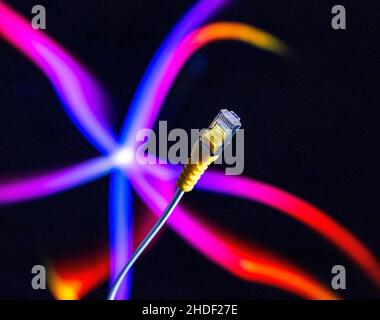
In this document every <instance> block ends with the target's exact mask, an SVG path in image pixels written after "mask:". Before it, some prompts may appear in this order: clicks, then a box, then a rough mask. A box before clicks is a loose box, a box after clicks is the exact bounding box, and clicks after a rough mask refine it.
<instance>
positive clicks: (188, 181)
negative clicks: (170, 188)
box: [177, 109, 241, 192]
mask: <svg viewBox="0 0 380 320" xmlns="http://www.w3.org/2000/svg"><path fill="white" fill-rule="evenodd" d="M240 126H241V123H240V118H239V117H238V116H237V115H236V114H235V113H234V112H233V111H228V110H226V109H222V110H220V112H219V113H218V115H217V116H216V118H215V119H214V120H213V121H212V122H211V124H210V126H209V127H208V129H206V130H204V131H203V132H202V133H201V135H200V137H199V140H198V141H197V143H196V144H195V145H194V146H193V148H192V151H191V155H190V157H189V159H188V160H187V163H186V164H185V167H184V168H183V170H182V172H181V175H180V177H179V178H178V180H177V186H178V188H179V189H180V190H181V191H183V192H189V191H191V190H192V189H193V188H194V186H195V184H196V183H197V181H198V179H199V178H200V177H201V175H202V174H203V173H204V172H205V170H206V169H207V167H208V166H209V165H210V164H211V163H213V162H214V161H215V160H216V159H218V158H219V156H220V155H221V153H222V151H223V148H224V147H225V146H226V145H227V144H229V143H230V142H231V139H232V138H233V136H234V135H235V134H236V131H238V130H239V128H240Z"/></svg>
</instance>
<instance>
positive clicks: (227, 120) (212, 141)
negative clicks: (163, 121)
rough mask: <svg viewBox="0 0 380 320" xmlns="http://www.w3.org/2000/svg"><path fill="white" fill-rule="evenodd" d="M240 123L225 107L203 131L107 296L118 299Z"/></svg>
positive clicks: (110, 298) (109, 298)
mask: <svg viewBox="0 0 380 320" xmlns="http://www.w3.org/2000/svg"><path fill="white" fill-rule="evenodd" d="M240 126H241V123H240V118H239V117H238V116H237V115H236V114H235V113H234V112H233V111H228V110H227V109H222V110H220V111H219V113H218V115H217V116H216V117H215V119H214V120H213V121H212V123H211V124H210V126H209V127H208V129H206V130H205V131H203V132H202V133H201V135H200V137H199V139H198V141H197V142H196V143H195V145H194V146H193V148H192V151H191V155H190V157H189V159H188V160H187V162H186V164H185V166H184V168H183V170H182V172H181V175H180V177H179V178H178V180H177V190H176V192H175V194H174V196H173V198H172V200H171V201H170V203H169V204H168V206H167V208H166V209H165V211H164V212H163V213H162V215H161V217H160V218H159V219H158V221H157V222H156V224H155V225H154V226H153V228H152V229H151V230H150V231H149V233H148V234H147V235H146V236H145V238H144V240H143V241H142V242H141V243H140V245H139V246H138V247H137V249H136V251H135V252H134V253H133V254H132V256H131V257H130V259H129V261H128V262H127V264H126V265H125V266H124V267H123V269H122V270H121V272H120V273H119V274H118V276H117V278H116V280H115V282H114V284H113V285H112V287H111V289H110V292H109V294H108V297H107V299H108V300H115V297H116V294H117V292H118V290H119V288H120V286H121V284H122V282H123V280H124V278H125V277H126V275H127V274H128V271H129V270H130V269H131V267H132V266H133V264H134V263H135V262H136V260H137V259H138V258H139V257H140V255H141V254H142V253H143V252H144V250H145V249H146V247H147V246H148V245H149V244H150V242H151V241H152V240H153V238H154V237H155V236H156V234H157V233H158V232H159V231H160V230H161V228H162V226H163V225H164V224H165V222H166V221H167V220H168V219H169V217H170V215H171V213H172V212H173V210H174V209H175V207H176V206H177V205H178V203H179V201H180V200H181V198H182V196H183V195H184V194H185V192H190V191H191V190H193V188H194V186H195V185H196V183H197V182H198V180H199V178H200V177H201V176H202V174H203V173H204V172H205V171H206V170H207V168H208V166H209V165H210V164H212V163H213V162H214V161H215V160H216V159H218V158H219V156H220V155H221V153H222V151H223V149H224V147H225V146H226V145H227V144H229V143H230V142H231V139H232V137H233V136H234V135H235V134H236V132H237V130H239V128H240Z"/></svg>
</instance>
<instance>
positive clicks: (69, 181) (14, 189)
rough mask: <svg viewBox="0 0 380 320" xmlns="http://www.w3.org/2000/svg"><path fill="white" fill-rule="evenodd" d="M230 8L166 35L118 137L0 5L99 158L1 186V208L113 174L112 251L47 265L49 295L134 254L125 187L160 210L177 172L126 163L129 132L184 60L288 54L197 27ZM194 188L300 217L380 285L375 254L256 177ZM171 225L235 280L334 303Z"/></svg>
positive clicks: (249, 257)
mask: <svg viewBox="0 0 380 320" xmlns="http://www.w3.org/2000/svg"><path fill="white" fill-rule="evenodd" d="M227 3H228V1H227V0H203V1H200V2H199V3H198V4H197V5H195V6H194V7H193V8H192V9H191V10H190V11H189V13H188V14H186V15H185V16H184V17H183V18H182V20H181V21H180V22H179V23H178V25H177V26H176V27H175V28H174V29H173V31H172V32H171V33H170V34H169V36H168V38H167V39H166V40H165V41H164V43H163V45H162V46H161V47H160V49H159V50H158V52H157V53H156V55H155V56H154V58H153V60H152V63H151V64H150V66H149V67H148V69H147V72H146V74H145V75H144V77H143V80H142V81H141V84H140V86H139V87H138V89H137V91H136V94H135V97H134V99H133V101H132V104H131V106H130V108H129V112H128V117H127V118H126V121H125V123H124V126H123V129H122V133H121V138H120V139H119V140H118V139H116V138H115V135H114V133H113V132H112V130H111V129H110V127H109V125H108V124H107V118H106V111H107V107H108V105H107V104H106V99H105V98H104V97H105V95H104V94H103V92H102V89H101V87H100V86H99V84H98V83H97V82H96V81H95V80H93V78H92V77H91V75H90V74H89V73H88V72H87V71H86V70H85V69H84V67H83V66H81V65H80V64H79V63H78V62H77V61H76V60H75V59H74V58H73V57H72V56H70V55H69V54H68V53H67V52H66V51H65V50H64V49H63V48H62V47H60V46H59V45H58V44H57V43H55V42H54V41H53V40H51V39H50V38H49V37H48V36H47V35H45V34H43V33H41V32H38V31H35V30H33V29H32V28H31V27H30V25H29V23H28V22H27V21H25V20H24V19H23V18H22V17H21V16H19V15H18V14H17V13H16V12H14V11H13V10H12V9H11V8H10V7H8V6H7V5H6V4H4V3H2V2H0V36H2V37H3V38H4V39H5V40H7V41H8V42H9V43H11V44H12V45H13V46H15V47H16V48H17V49H18V50H19V51H21V52H22V53H23V54H25V55H26V56H27V57H28V58H29V59H30V60H31V61H32V62H33V63H35V64H36V65H37V66H38V67H39V68H40V69H41V70H42V71H43V72H44V73H45V75H46V76H47V77H48V79H49V80H50V81H51V83H52V85H53V87H54V88H55V90H56V91H57V93H58V95H59V97H60V99H61V101H62V103H63V106H64V108H65V110H66V111H67V113H68V114H69V116H70V118H71V120H72V121H73V122H74V123H75V124H76V125H77V126H78V128H79V129H80V131H81V132H82V133H83V134H84V135H85V136H86V137H87V138H88V140H89V141H90V142H91V143H92V144H93V145H94V146H95V147H97V148H98V149H99V150H100V151H101V152H103V153H104V156H101V157H99V158H96V159H91V160H88V161H85V162H83V163H80V164H78V165H74V166H72V167H69V168H65V169H62V170H58V171H54V172H50V173H47V174H44V175H39V176H34V177H31V178H28V179H22V180H15V181H10V182H9V181H8V182H5V181H3V182H1V183H0V204H1V205H5V204H12V203H17V202H21V201H27V200H31V199H36V198H39V197H45V196H48V195H51V194H54V193H58V192H62V191H64V190H66V189H69V188H73V187H75V186H78V185H81V184H84V183H88V182H90V181H92V180H94V179H97V178H99V177H101V176H104V175H106V174H108V173H112V178H111V188H110V243H111V246H110V249H111V250H110V254H109V255H108V254H101V255H99V256H98V257H97V259H96V261H97V264H96V266H97V267H96V268H94V270H96V271H97V272H92V271H91V270H90V269H93V266H92V265H91V267H90V268H87V269H86V267H85V266H88V264H87V263H84V262H83V261H82V262H80V263H79V264H72V265H71V268H70V265H67V264H63V265H62V264H61V265H58V266H57V265H56V264H54V267H53V268H52V271H51V273H50V277H51V281H50V283H51V284H52V286H51V289H52V292H53V294H54V295H55V297H56V298H62V299H65V298H67V299H78V298H81V297H83V295H85V294H87V293H88V292H89V291H90V290H92V289H94V288H95V287H96V286H97V285H99V284H100V283H101V282H102V281H104V280H105V279H106V277H107V275H108V274H109V273H111V278H112V277H114V276H115V274H116V273H117V272H118V270H119V269H120V267H121V266H122V265H123V264H124V263H125V261H126V260H127V259H128V257H129V255H130V253H131V251H132V224H131V201H132V198H131V187H132V186H133V187H134V188H135V190H136V191H137V192H138V194H139V196H140V197H141V198H142V199H143V200H144V201H145V203H146V204H147V205H148V207H149V208H150V209H151V210H152V212H154V213H155V214H156V215H157V214H160V213H161V211H162V210H163V209H164V207H165V206H166V204H167V202H168V199H169V197H170V195H171V194H172V192H173V186H174V184H173V178H174V177H175V176H176V173H177V171H176V169H174V168H171V167H168V166H167V167H161V166H160V167H159V168H153V169H152V168H151V167H149V166H139V165H137V164H136V163H135V162H134V159H133V155H134V148H135V145H134V141H135V139H134V134H135V133H136V131H137V130H138V129H140V128H150V127H152V126H153V124H154V122H155V120H156V119H157V116H158V114H159V111H160V109H161V107H162V104H163V102H164V100H165V97H166V96H167V93H168V92H169V90H170V87H171V86H172V83H173V82H174V80H175V78H176V76H177V75H178V73H179V72H180V70H181V68H182V67H183V65H184V64H185V63H186V61H187V60H188V59H189V58H190V57H191V55H192V54H193V53H194V52H195V51H197V50H199V49H200V48H201V47H203V46H205V45H206V44H209V43H211V42H214V41H220V40H237V41H243V42H246V43H248V44H250V45H253V46H256V47H258V48H261V49H264V50H268V51H271V52H274V53H277V54H286V52H287V49H286V46H285V45H284V44H283V43H282V42H280V41H279V40H277V39H276V38H275V37H273V36H272V35H270V34H268V33H266V32H264V31H262V30H259V29H256V28H253V27H251V26H248V25H245V24H241V23H235V22H221V23H213V24H210V25H206V26H204V27H202V28H199V27H200V26H201V25H202V24H203V23H204V22H205V21H206V20H207V19H209V18H210V17H211V16H212V15H213V14H215V12H216V11H217V10H218V9H220V8H221V7H222V6H224V5H225V4H227ZM197 28H199V29H197ZM195 29H197V30H195ZM199 188H200V189H204V190H206V191H212V192H218V193H224V194H228V195H231V196H236V197H242V198H246V199H249V200H252V201H257V202H260V203H263V204H266V205H268V206H271V207H273V208H276V209H278V210H279V211H280V212H283V213H285V214H288V215H289V216H290V217H292V218H295V219H297V220H299V221H301V222H302V223H304V224H305V225H307V226H308V227H310V228H311V229H313V230H315V231H317V232H318V233H319V234H320V235H322V236H323V237H325V238H327V239H328V240H330V241H331V242H332V243H333V244H335V245H336V246H337V247H338V248H339V249H341V250H342V252H343V253H345V254H346V255H347V256H349V257H350V258H351V259H352V260H353V261H354V262H355V263H356V264H358V265H359V266H360V267H361V268H362V270H363V271H365V272H366V273H367V275H368V276H369V277H370V278H371V279H372V280H373V281H374V282H375V283H376V284H377V285H378V286H379V287H380V271H379V270H380V267H379V263H378V261H377V259H376V257H374V255H373V254H372V253H371V252H370V251H369V250H368V249H367V248H366V247H365V245H364V244H362V243H361V242H360V240H359V239H357V238H356V237H355V236H354V235H352V234H351V233H350V232H349V231H348V230H346V229H345V228H344V227H343V226H341V225H340V224H339V223H337V222H336V221H334V220H333V219H332V218H331V217H329V216H328V215H327V214H326V213H323V212H322V211H320V210H318V209H317V208H315V207H313V206H312V205H310V204H308V203H307V202H305V201H303V200H301V199H299V198H297V197H295V196H293V195H290V194H289V193H286V192H285V191H282V190H280V189H278V188H275V187H272V186H269V185H267V184H264V183H261V182H257V181H255V180H253V179H249V178H244V177H228V176H224V175H222V174H219V173H209V174H206V175H205V177H204V178H202V179H201V181H200V184H199ZM169 224H170V225H171V227H172V228H173V229H174V230H175V231H176V232H177V233H178V234H179V235H181V236H182V237H183V238H184V239H185V240H186V241H187V242H188V243H189V244H191V245H192V246H193V247H195V248H196V249H197V250H198V251H199V252H201V253H202V254H204V255H205V256H207V257H208V258H210V259H211V260H212V261H214V262H215V263H217V264H218V265H220V266H221V267H223V268H224V269H226V270H228V271H230V272H231V273H233V274H235V275H237V276H239V277H240V278H242V279H246V280H248V281H255V282H259V283H263V284H267V285H272V286H275V287H278V288H280V289H283V290H286V291H289V292H292V293H294V294H297V295H299V296H301V297H305V298H314V299H335V298H338V297H336V296H335V295H334V294H333V293H331V292H330V291H329V290H328V289H327V288H326V287H325V286H324V285H322V284H321V283H319V282H318V281H317V280H316V279H314V278H313V277H312V276H310V275H309V274H308V273H307V272H305V271H303V270H301V269H300V268H297V267H295V266H294V265H293V264H290V263H288V262H286V261H285V260H284V259H280V258H278V257H277V256H276V255H274V254H272V253H271V252H269V251H266V250H264V249H263V248H258V247H257V246H255V245H252V244H245V243H241V242H240V241H238V240H235V239H234V238H233V237H227V236H225V233H224V232H223V233H221V232H220V231H219V230H217V229H216V227H211V226H209V225H207V224H206V223H204V222H203V221H201V220H200V219H199V218H198V219H197V218H195V217H194V215H193V214H192V211H190V210H189V209H184V208H182V207H180V208H178V210H176V213H175V214H174V215H173V217H172V218H171V219H170V220H169ZM108 260H110V268H108V265H109V262H108ZM87 262H88V261H87ZM73 267H74V268H73ZM129 278H130V277H129ZM129 291H130V281H128V283H127V284H126V285H125V287H124V290H123V293H121V294H120V296H118V298H126V297H128V295H129Z"/></svg>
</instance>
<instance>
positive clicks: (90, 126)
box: [0, 1, 117, 152]
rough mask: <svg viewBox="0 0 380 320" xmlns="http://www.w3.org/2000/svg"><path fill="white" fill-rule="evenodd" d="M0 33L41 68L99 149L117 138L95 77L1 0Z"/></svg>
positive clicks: (108, 147)
mask: <svg viewBox="0 0 380 320" xmlns="http://www.w3.org/2000/svg"><path fill="white" fill-rule="evenodd" d="M0 36H1V37H3V38H4V39H5V40H7V41H8V42H9V43H10V44H12V45H13V46H14V47H16V48H17V49H18V50H19V51H20V52H22V53H23V54H24V55H25V56H26V57H27V58H29V59H30V60H31V61H32V62H33V63H34V64H36V65H37V66H38V68H40V69H41V70H42V71H43V72H44V74H45V75H46V76H47V78H48V79H49V80H50V81H51V83H52V84H53V87H54V88H55V90H56V91H57V93H58V95H59V97H60V98H61V100H62V102H63V104H64V106H65V109H66V111H67V112H68V114H69V115H70V117H71V120H72V121H73V122H74V123H75V124H76V125H77V126H78V127H79V128H80V129H81V132H82V133H83V134H84V135H85V136H86V137H87V138H88V139H89V140H90V141H91V142H92V143H93V144H94V145H95V146H97V147H98V148H99V149H101V150H103V151H108V152H109V151H112V150H114V149H115V148H116V146H117V143H116V140H115V138H114V136H113V134H112V133H111V132H112V131H111V129H110V128H108V126H107V123H106V122H105V119H106V113H107V111H108V110H107V109H106V107H107V103H106V99H105V94H103V91H102V89H101V87H100V85H99V84H98V83H97V81H96V80H94V78H93V77H92V76H91V75H90V74H89V73H88V72H87V71H86V70H85V69H84V67H83V66H81V65H80V64H79V63H78V62H77V61H75V59H74V58H73V57H72V56H71V55H70V54H69V53H68V52H66V50H65V49H63V48H62V47H61V46H60V45H58V44H57V43H56V42H55V41H53V40H52V39H50V38H49V37H48V36H47V35H45V34H43V33H42V32H40V31H37V30H34V29H33V28H32V27H31V25H30V23H28V22H27V21H25V19H24V18H23V17H21V16H20V15H19V14H18V13H16V12H15V11H13V10H12V9H11V8H10V7H8V6H7V5H6V4H5V3H3V2H1V1H0Z"/></svg>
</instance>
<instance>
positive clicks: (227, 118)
mask: <svg viewBox="0 0 380 320" xmlns="http://www.w3.org/2000/svg"><path fill="white" fill-rule="evenodd" d="M240 126H241V122H240V118H239V117H238V116H237V115H236V113H235V112H233V111H228V110H227V109H222V110H220V111H219V113H218V115H217V116H216V117H215V119H214V120H213V121H212V122H211V124H210V126H209V127H208V129H207V130H206V131H204V132H203V133H202V134H201V137H200V139H201V141H202V142H203V143H204V144H206V145H207V146H209V149H210V152H211V155H214V156H216V155H220V154H221V153H222V151H223V148H224V145H227V144H229V143H230V142H231V139H232V137H233V136H234V135H235V134H236V131H238V130H239V128H240Z"/></svg>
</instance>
